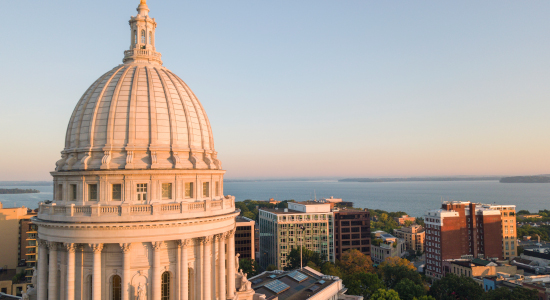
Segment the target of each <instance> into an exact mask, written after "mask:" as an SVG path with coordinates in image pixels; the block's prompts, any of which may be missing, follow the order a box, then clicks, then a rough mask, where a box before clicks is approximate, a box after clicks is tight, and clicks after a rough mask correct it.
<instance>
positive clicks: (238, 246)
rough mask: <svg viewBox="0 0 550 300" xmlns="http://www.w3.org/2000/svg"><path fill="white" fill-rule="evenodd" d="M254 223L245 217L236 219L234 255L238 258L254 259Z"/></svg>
mask: <svg viewBox="0 0 550 300" xmlns="http://www.w3.org/2000/svg"><path fill="white" fill-rule="evenodd" d="M255 225H256V222H254V220H252V219H249V218H247V217H243V216H238V217H237V227H236V228H235V253H238V254H239V255H240V256H239V257H240V258H248V259H255V256H254V254H255V253H256V251H255V249H254V227H255Z"/></svg>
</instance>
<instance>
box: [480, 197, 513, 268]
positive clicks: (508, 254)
mask: <svg viewBox="0 0 550 300" xmlns="http://www.w3.org/2000/svg"><path fill="white" fill-rule="evenodd" d="M482 206H483V207H487V208H489V209H494V210H498V211H500V217H501V218H502V256H503V258H504V259H510V258H514V257H516V256H518V253H517V246H518V245H517V243H518V242H517V241H518V238H517V228H516V227H517V223H516V206H515V205H491V204H482Z"/></svg>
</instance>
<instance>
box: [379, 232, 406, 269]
mask: <svg viewBox="0 0 550 300" xmlns="http://www.w3.org/2000/svg"><path fill="white" fill-rule="evenodd" d="M375 237H376V239H375V240H374V241H372V245H371V255H370V256H371V258H372V261H373V262H374V263H376V264H379V263H381V262H383V261H384V260H386V258H389V257H401V256H402V255H403V253H404V252H405V251H406V247H405V241H404V240H403V239H399V238H397V237H395V236H393V235H391V234H389V233H387V232H384V231H377V232H375Z"/></svg>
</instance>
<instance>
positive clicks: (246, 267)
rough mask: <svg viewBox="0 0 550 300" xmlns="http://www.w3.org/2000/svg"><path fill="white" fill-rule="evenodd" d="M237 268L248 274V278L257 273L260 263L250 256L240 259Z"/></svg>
mask: <svg viewBox="0 0 550 300" xmlns="http://www.w3.org/2000/svg"><path fill="white" fill-rule="evenodd" d="M239 268H241V269H242V270H243V273H247V274H248V278H250V277H252V276H256V275H258V272H259V271H260V265H259V264H258V262H257V261H255V260H253V259H250V258H243V259H240V260H239Z"/></svg>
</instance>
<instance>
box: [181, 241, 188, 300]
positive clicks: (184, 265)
mask: <svg viewBox="0 0 550 300" xmlns="http://www.w3.org/2000/svg"><path fill="white" fill-rule="evenodd" d="M189 243H190V240H181V241H180V244H181V260H180V274H181V277H180V293H181V295H180V299H181V300H189V265H188V264H189V263H188V262H187V258H188V257H189V253H188V251H187V246H189Z"/></svg>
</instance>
